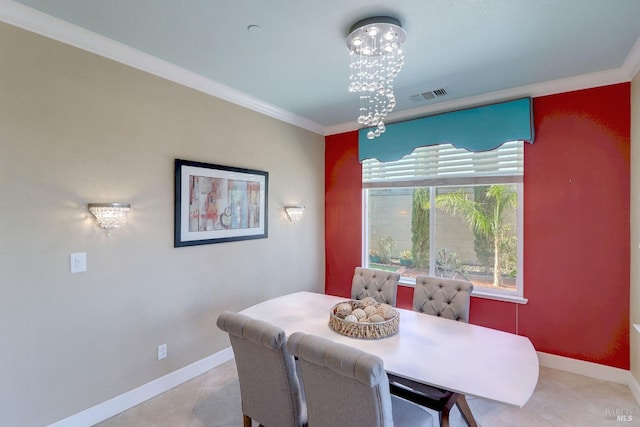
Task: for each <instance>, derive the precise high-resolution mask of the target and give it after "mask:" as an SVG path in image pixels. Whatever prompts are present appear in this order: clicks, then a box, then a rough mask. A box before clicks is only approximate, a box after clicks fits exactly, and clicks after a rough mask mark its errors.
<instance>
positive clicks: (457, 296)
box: [413, 276, 473, 322]
mask: <svg viewBox="0 0 640 427" xmlns="http://www.w3.org/2000/svg"><path fill="white" fill-rule="evenodd" d="M472 290H473V284H471V282H468V281H466V280H458V279H444V278H442V277H431V276H418V277H416V287H415V289H414V291H413V310H414V311H419V312H421V313H426V314H431V315H434V316H440V317H444V318H447V319H452V320H458V321H460V322H469V300H470V297H471V291H472Z"/></svg>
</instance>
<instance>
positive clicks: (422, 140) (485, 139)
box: [358, 98, 533, 162]
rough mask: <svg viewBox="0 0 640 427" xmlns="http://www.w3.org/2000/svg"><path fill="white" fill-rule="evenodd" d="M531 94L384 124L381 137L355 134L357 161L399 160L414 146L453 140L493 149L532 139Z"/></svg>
mask: <svg viewBox="0 0 640 427" xmlns="http://www.w3.org/2000/svg"><path fill="white" fill-rule="evenodd" d="M531 104H532V102H531V98H522V99H517V100H515V101H507V102H501V103H497V104H491V105H485V106H482V107H475V108H468V109H465V110H458V111H452V112H450V113H442V114H436V115H433V116H427V117H422V118H419V119H413V120H407V121H405V122H399V123H393V124H390V125H388V126H387V131H386V132H385V134H384V135H382V136H381V137H380V138H376V139H373V140H371V139H367V132H368V129H360V131H359V134H358V156H359V158H360V161H363V160H366V159H378V160H380V161H382V162H387V161H391V160H398V159H400V158H402V157H403V156H405V155H407V154H410V153H411V152H412V151H413V150H415V149H416V148H417V147H426V146H429V145H437V144H452V145H453V146H455V147H457V148H464V149H466V150H469V151H487V150H493V149H494V148H497V147H499V146H501V145H502V144H504V143H505V142H508V141H527V142H529V143H533V113H532V108H531Z"/></svg>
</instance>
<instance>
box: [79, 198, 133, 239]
mask: <svg viewBox="0 0 640 427" xmlns="http://www.w3.org/2000/svg"><path fill="white" fill-rule="evenodd" d="M129 209H131V205H129V204H128V203H89V211H90V212H91V213H92V214H93V216H94V217H96V222H97V223H98V225H99V226H100V227H102V228H104V230H105V231H106V232H107V236H111V235H112V234H113V231H114V230H116V229H118V228H120V227H122V226H123V225H125V224H126V223H127V212H129Z"/></svg>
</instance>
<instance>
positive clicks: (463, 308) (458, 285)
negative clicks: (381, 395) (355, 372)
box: [389, 276, 476, 427]
mask: <svg viewBox="0 0 640 427" xmlns="http://www.w3.org/2000/svg"><path fill="white" fill-rule="evenodd" d="M472 290H473V284H472V283H471V282H468V281H466V280H458V279H445V278H442V277H431V276H418V277H416V287H415V289H414V291H413V310H414V311H419V312H421V313H425V314H429V315H433V316H438V317H444V318H447V319H450V320H455V321H460V322H468V321H469V301H470V299H471V291H472ZM389 381H390V388H391V393H393V394H394V395H397V396H401V397H404V398H405V399H408V400H410V401H412V402H414V403H417V404H420V405H422V406H425V407H427V408H430V409H432V410H434V411H436V412H438V416H439V419H440V426H441V427H448V426H449V412H450V411H451V409H452V408H453V407H454V406H457V407H458V409H459V410H460V414H461V415H462V418H463V419H464V421H465V422H466V423H467V425H468V426H470V427H475V426H476V422H475V420H474V418H473V414H472V413H471V408H469V404H468V403H467V400H466V399H465V397H464V395H463V394H458V393H454V392H451V391H449V390H443V389H440V388H437V387H431V386H428V385H425V384H421V383H417V382H414V381H411V380H408V379H406V378H402V377H397V376H394V375H390V376H389Z"/></svg>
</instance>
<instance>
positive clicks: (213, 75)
mask: <svg viewBox="0 0 640 427" xmlns="http://www.w3.org/2000/svg"><path fill="white" fill-rule="evenodd" d="M377 15H389V16H394V17H396V18H398V19H400V21H401V22H402V25H403V27H404V28H405V30H406V32H407V41H406V43H405V45H404V51H405V65H404V68H403V70H402V71H401V73H400V75H399V76H398V78H397V79H396V82H395V92H396V97H397V100H398V105H397V107H396V111H395V112H394V113H393V114H392V115H391V116H390V117H389V120H387V122H393V121H394V120H399V119H401V118H407V117H414V116H418V115H424V114H427V113H430V112H434V111H443V110H447V109H454V108H459V107H461V106H469V105H475V104H479V103H483V102H488V101H493V100H502V99H509V98H514V97H518V96H533V95H535V96H539V95H544V94H547V93H554V92H561V91H565V90H572V89H580V88H583V87H592V86H599V85H604V84H611V83H618V82H623V81H630V80H631V78H632V77H633V75H634V74H635V73H636V72H637V71H638V69H639V68H640V0H395V1H393V2H391V1H367V0H323V1H318V0H315V1H312V0H182V1H178V0H108V1H105V0H56V1H51V0H19V1H18V2H14V1H9V0H0V21H4V22H8V23H10V24H13V25H16V26H19V27H22V28H26V29H28V30H31V31H34V32H37V33H40V34H43V35H46V36H48V37H51V38H54V39H56V40H60V41H63V42H65V43H69V44H72V45H74V46H78V47H80V48H83V49H86V50H89V51H92V52H95V53H98V54H101V55H103V56H106V57H109V58H112V59H115V60H118V61H120V62H123V63H126V64H129V65H132V66H134V67H137V68H140V69H143V70H145V71H149V72H151V73H154V74H156V75H160V76H162V77H165V78H168V79H171V80H173V81H176V82H179V83H181V84H185V85H187V86H190V87H193V88H196V89H198V90H202V91H204V92H206V93H210V94H212V95H215V96H219V97H221V98H223V99H227V100H230V101H233V102H236V103H238V104H240V105H244V106H247V107H249V108H252V109H254V110H256V111H260V112H263V113H265V114H268V115H271V116H273V117H276V118H279V119H281V120H284V121H287V122H290V123H293V124H296V125H299V126H302V127H304V128H307V129H310V130H312V131H315V132H318V133H322V134H331V133H337V132H342V131H346V130H351V129H356V128H357V125H356V123H355V121H354V119H355V116H356V113H357V108H358V98H357V95H355V94H351V93H349V92H348V91H347V84H348V70H349V55H348V52H347V49H346V46H345V43H344V40H345V38H346V35H347V33H348V31H349V28H350V27H351V25H352V24H353V23H354V22H356V21H358V20H359V19H362V18H366V17H369V16H377ZM250 25H258V26H260V27H261V28H262V30H261V31H258V32H251V31H248V29H247V27H248V26H250ZM440 88H444V89H446V90H447V92H448V93H449V95H447V96H445V97H442V98H437V99H435V100H431V101H424V100H423V101H420V102H416V101H413V100H411V96H412V95H416V94H420V93H422V92H427V91H432V90H435V89H440Z"/></svg>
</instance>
